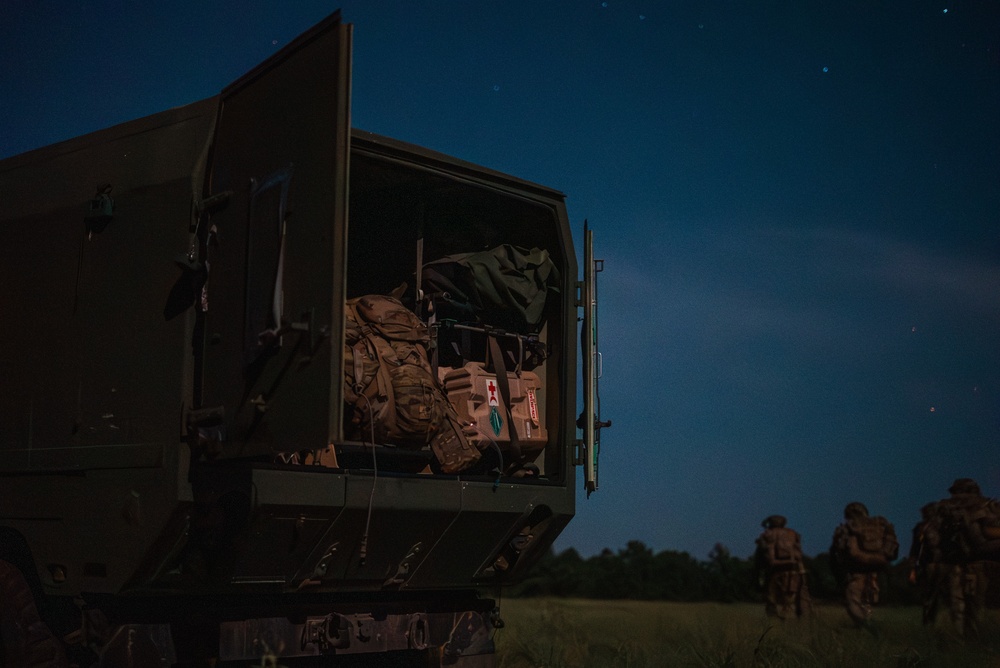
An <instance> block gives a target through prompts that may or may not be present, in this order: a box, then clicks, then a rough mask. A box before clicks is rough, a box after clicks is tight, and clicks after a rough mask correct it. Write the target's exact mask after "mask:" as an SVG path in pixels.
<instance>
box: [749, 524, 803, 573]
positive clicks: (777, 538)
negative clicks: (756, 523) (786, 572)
mask: <svg viewBox="0 0 1000 668" xmlns="http://www.w3.org/2000/svg"><path fill="white" fill-rule="evenodd" d="M759 543H760V547H761V550H762V551H763V554H764V561H765V563H766V564H767V565H768V567H769V568H776V569H785V568H791V567H792V566H796V565H797V564H799V563H800V562H801V561H802V548H801V546H800V541H799V536H798V534H797V533H795V531H794V530H792V529H789V528H787V527H772V528H770V529H767V530H766V531H765V532H764V533H763V534H761V536H760V539H759Z"/></svg>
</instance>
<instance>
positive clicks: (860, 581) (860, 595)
mask: <svg viewBox="0 0 1000 668" xmlns="http://www.w3.org/2000/svg"><path fill="white" fill-rule="evenodd" d="M844 520H845V521H844V522H843V523H842V524H840V525H839V526H838V527H837V529H836V530H835V531H834V533H833V544H832V545H831V546H830V566H831V567H832V568H833V572H834V575H836V576H838V578H839V579H840V581H841V582H843V585H844V604H845V606H846V607H847V614H848V615H849V616H850V618H851V619H852V620H853V621H854V623H855V624H857V625H858V626H860V627H866V628H867V627H868V626H869V623H870V621H871V615H872V606H874V605H875V604H876V603H878V594H879V585H878V574H879V573H880V572H882V571H884V570H885V569H886V568H887V567H888V566H889V564H890V563H892V562H893V561H894V560H895V559H896V557H897V556H898V555H899V541H898V540H897V539H896V530H895V529H894V528H893V526H892V523H891V522H889V520H887V519H885V518H884V517H879V516H876V517H871V516H869V514H868V508H866V507H865V505H864V504H863V503H858V502H857V501H855V502H852V503H849V504H847V506H846V507H845V508H844Z"/></svg>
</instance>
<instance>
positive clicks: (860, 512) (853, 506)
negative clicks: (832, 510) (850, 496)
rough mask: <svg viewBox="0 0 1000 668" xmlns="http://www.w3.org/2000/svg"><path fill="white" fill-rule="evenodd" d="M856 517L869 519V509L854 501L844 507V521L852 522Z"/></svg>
mask: <svg viewBox="0 0 1000 668" xmlns="http://www.w3.org/2000/svg"><path fill="white" fill-rule="evenodd" d="M855 517H868V508H866V507H865V504H863V503H861V502H859V501H852V502H851V503H848V504H847V506H845V507H844V519H846V520H852V519H854V518H855Z"/></svg>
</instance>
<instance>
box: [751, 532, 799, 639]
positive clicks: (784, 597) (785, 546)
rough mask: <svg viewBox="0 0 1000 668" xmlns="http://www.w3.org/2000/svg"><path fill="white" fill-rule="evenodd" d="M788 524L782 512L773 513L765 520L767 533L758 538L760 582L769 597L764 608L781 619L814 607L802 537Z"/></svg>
mask: <svg viewBox="0 0 1000 668" xmlns="http://www.w3.org/2000/svg"><path fill="white" fill-rule="evenodd" d="M786 524H787V520H786V519H785V518H784V517H782V516H781V515H771V516H769V517H768V518H766V519H765V520H764V521H763V522H761V526H762V527H764V533H762V534H761V535H760V536H759V537H758V538H757V551H756V553H755V554H754V562H755V563H756V566H757V582H758V583H759V584H760V585H761V586H762V587H763V588H764V594H765V596H766V599H767V603H766V605H765V608H764V609H765V611H766V612H767V614H768V616H770V617H777V618H779V619H781V620H785V619H793V618H799V617H802V616H803V615H806V614H808V613H809V612H811V610H812V599H811V598H810V597H809V586H808V584H807V583H806V569H805V564H804V562H803V559H802V539H801V537H800V536H799V534H798V532H796V531H793V530H792V529H789V528H788V527H786V526H785V525H786Z"/></svg>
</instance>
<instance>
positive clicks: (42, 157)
mask: <svg viewBox="0 0 1000 668" xmlns="http://www.w3.org/2000/svg"><path fill="white" fill-rule="evenodd" d="M351 34H352V27H351V26H350V25H348V24H344V23H342V22H341V20H340V15H339V12H338V13H336V14H334V15H332V16H330V17H329V18H327V19H326V20H324V21H322V22H321V23H320V24H318V25H317V26H315V27H313V28H312V29H310V30H309V31H307V32H306V33H304V34H303V35H302V36H300V37H299V38H297V39H296V40H294V41H293V42H292V43H290V44H289V45H288V46H287V47H285V48H284V49H282V50H281V51H280V52H278V53H277V54H275V55H274V56H272V57H271V58H269V59H268V60H266V61H265V62H263V63H261V64H260V65H259V66H258V67H256V68H255V69H254V70H252V71H251V72H249V73H247V74H246V75H244V76H243V77H241V78H240V79H238V80H237V81H235V82H234V83H233V84H231V85H230V86H227V87H226V88H225V89H223V90H222V91H221V92H220V93H219V95H217V96H214V97H211V98H208V99H205V100H201V101H199V102H194V103H192V104H189V105H186V106H182V107H178V108H175V109H170V110H168V111H164V112H162V113H159V114H155V115H153V116H149V117H146V118H141V119H137V120H135V121H131V122H128V123H124V124H122V125H118V126H115V127H112V128H108V129H105V130H101V131H98V132H94V133H91V134H88V135H85V136H81V137H77V138H74V139H70V140H68V141H65V142H61V143H59V144H55V145H52V146H48V147H44V148H40V149H37V150H35V151H31V152H28V153H25V154H22V155H19V156H15V157H12V158H8V159H6V160H3V161H0V200H2V201H3V202H4V207H3V209H2V211H0V226H2V230H3V235H4V243H3V244H2V245H0V280H2V282H3V285H4V286H5V288H4V290H2V291H0V314H2V316H3V320H4V323H5V324H6V325H7V327H6V328H5V329H6V332H5V333H6V337H7V340H6V342H5V346H3V348H2V349H0V384H2V390H3V397H4V406H3V410H2V413H0V472H2V474H3V476H4V481H3V487H4V491H3V494H2V495H0V538H2V539H3V540H0V561H2V562H4V563H7V564H15V565H16V566H17V567H18V569H19V572H20V573H22V574H23V576H24V581H25V582H26V583H28V585H30V589H31V590H32V591H35V592H38V595H40V596H45V597H47V598H48V599H49V600H52V601H58V602H59V603H58V604H57V605H56V604H54V605H53V606H42V605H40V606H39V610H44V611H46V614H47V615H52V616H53V618H52V619H45V620H43V621H45V622H46V623H48V624H49V626H50V627H51V628H53V629H59V637H67V636H68V637H71V638H76V637H77V636H71V635H70V633H71V632H72V631H73V630H74V629H80V630H81V633H82V634H84V635H85V634H86V633H88V632H92V631H93V629H94V628H96V627H94V625H92V624H90V625H81V624H82V623H81V621H80V620H81V618H82V617H81V616H82V611H81V610H79V609H77V608H76V607H75V604H73V603H72V602H73V601H74V600H78V601H87V602H88V604H89V608H90V609H89V610H88V614H90V615H94V614H104V615H105V616H106V617H108V618H111V619H115V620H116V622H115V623H116V624H121V625H124V626H128V627H129V629H130V632H131V633H132V634H133V636H135V634H144V637H145V638H146V640H144V642H145V641H147V640H148V642H149V643H152V644H153V645H155V646H156V647H157V648H159V650H160V651H162V652H163V655H165V656H167V655H169V656H173V657H175V658H177V660H182V659H191V658H192V657H193V658H194V659H204V658H219V659H221V660H228V661H244V660H252V661H256V660H260V659H261V657H262V656H263V655H262V654H261V652H263V651H265V650H264V649H262V648H261V647H259V646H258V645H259V643H257V644H255V642H254V633H255V631H253V629H258V630H259V629H267V633H268V634H270V637H273V638H280V639H285V640H287V642H285V643H284V644H285V646H286V647H287V648H288V649H287V650H286V651H287V652H288V654H283V655H282V656H292V655H294V654H295V653H296V652H298V653H301V654H342V653H361V652H379V651H391V650H409V651H411V652H415V653H418V654H420V655H421V657H423V660H424V661H425V663H426V660H427V659H428V657H438V659H439V660H441V661H444V660H445V659H444V658H441V657H446V658H447V661H453V662H454V665H459V666H461V665H476V666H488V665H493V663H492V652H493V645H492V639H491V638H492V630H493V628H494V625H495V624H498V623H499V621H498V619H497V614H496V612H495V611H494V603H493V601H491V600H489V599H486V598H480V597H479V595H478V593H477V592H478V590H480V589H481V588H492V587H493V586H494V585H500V584H507V583H512V582H516V581H517V580H518V579H520V578H522V577H523V575H524V573H525V571H526V570H527V568H528V567H529V566H530V565H531V564H532V563H534V562H535V561H536V560H537V559H539V558H540V557H541V556H542V555H544V554H545V552H546V550H547V549H548V548H549V546H550V545H551V544H552V542H553V541H554V540H555V538H556V537H557V536H558V534H559V533H560V531H561V530H562V529H563V527H565V526H566V524H567V523H568V522H569V521H570V519H571V518H572V516H573V514H574V512H575V496H576V471H575V466H576V464H577V463H578V462H580V461H581V457H580V455H581V453H582V452H584V451H586V452H587V453H588V456H587V462H588V464H587V466H588V471H591V470H592V472H593V473H594V475H595V476H596V459H594V457H595V456H596V450H597V448H596V447H594V445H593V441H594V440H595V439H594V429H595V427H598V428H599V427H600V426H604V425H606V424H607V423H601V422H600V421H599V416H598V415H597V414H596V412H595V410H594V409H595V407H596V405H597V404H596V403H595V396H596V394H595V392H596V390H595V389H593V388H591V389H590V390H588V398H587V400H586V402H585V404H586V409H585V415H587V416H588V420H585V421H584V422H586V423H588V424H587V427H588V428H587V430H586V431H587V432H589V433H590V435H591V436H590V438H591V445H589V446H582V445H581V442H580V439H579V437H578V433H577V424H576V415H577V396H576V387H577V379H578V375H577V374H578V366H579V364H580V350H579V345H578V341H579V340H580V329H579V325H578V322H577V320H578V317H577V316H578V311H579V306H580V304H579V303H578V299H577V297H576V295H578V294H580V293H581V291H582V293H583V294H584V295H585V296H586V299H587V301H588V304H587V308H586V311H587V313H588V315H587V320H586V322H585V324H584V327H585V329H586V330H587V331H589V332H591V333H590V334H587V346H588V347H587V349H586V350H585V351H584V353H585V354H584V355H583V357H584V362H586V364H587V367H588V369H591V370H589V371H588V374H591V375H594V376H595V378H596V375H597V374H596V372H593V371H592V366H593V362H594V360H595V359H596V355H597V353H596V341H595V340H594V338H593V333H596V324H594V323H593V321H592V320H591V317H592V314H594V313H596V290H594V289H593V287H592V280H591V279H592V278H594V276H595V269H594V267H589V268H585V271H584V275H585V277H587V278H586V280H584V281H581V282H577V276H578V275H579V274H578V267H577V261H576V251H575V249H574V246H573V240H572V236H571V233H570V224H569V221H568V219H567V214H566V207H565V202H564V196H563V195H562V194H561V193H559V192H558V191H555V190H552V189H551V188H547V187H544V186H540V185H538V184H534V183H530V182H528V181H524V180H521V179H518V178H516V177H513V176H509V175H506V174H502V173H499V172H495V171H492V170H490V169H487V168H485V167H482V166H479V165H474V164H471V163H467V162H464V161H462V160H459V159H456V158H453V157H450V156H446V155H443V154H440V153H437V152H434V151H430V150H427V149H424V148H420V147H417V146H413V145H410V144H407V143H404V142H401V141H397V140H394V139H389V138H386V137H381V136H377V135H374V134H371V133H367V132H363V131H360V130H352V129H351V127H350V74H351V63H350V52H351ZM588 234H589V231H588ZM508 246H509V247H511V248H524V249H534V250H532V251H530V252H532V253H536V252H537V253H540V254H542V255H544V256H546V257H547V258H548V259H549V260H550V261H551V263H552V270H553V271H552V272H549V274H548V276H549V279H548V280H550V281H553V283H552V285H551V286H550V287H551V289H550V290H548V294H546V295H543V297H544V298H543V299H542V300H541V301H539V302H537V304H535V306H533V309H534V310H533V311H532V313H533V315H532V320H531V321H530V322H528V321H523V322H522V321H517V322H518V323H519V324H517V325H516V326H514V327H510V326H507V327H499V326H498V325H497V322H496V321H490V320H491V319H492V318H493V316H492V315H489V316H484V315H483V314H482V313H478V314H477V313H476V312H475V311H474V309H473V312H471V315H469V316H468V320H463V321H461V322H459V321H457V320H456V319H454V318H450V317H445V316H444V315H443V314H445V313H446V312H447V304H446V302H447V300H448V296H447V295H445V294H440V293H433V291H430V290H428V291H427V292H426V293H425V292H424V290H423V289H422V287H421V285H419V284H415V280H417V279H419V278H420V277H421V275H422V267H423V265H424V264H425V263H431V262H434V261H436V260H439V259H441V258H447V257H451V256H454V255H456V254H463V253H468V252H473V251H481V250H482V249H483V248H507V247H508ZM587 257H588V260H587V261H588V262H590V263H592V264H596V263H597V262H599V261H594V260H592V251H588V255H587ZM398 288H401V289H402V290H403V292H396V291H397V289H398ZM391 294H397V295H404V296H403V297H401V299H402V300H403V301H405V302H406V303H407V308H411V309H412V310H413V312H414V313H416V314H418V315H419V316H420V318H421V320H423V322H424V323H426V326H427V328H428V331H429V332H430V340H429V342H428V343H427V351H428V355H429V356H428V358H427V359H428V361H429V362H430V363H431V364H432V365H433V366H432V368H433V369H434V372H435V373H436V374H438V375H437V376H436V377H433V378H431V379H430V380H425V381H420V382H427V383H431V384H434V383H440V386H441V389H440V391H442V392H446V393H447V391H448V390H447V389H446V388H445V383H444V382H442V381H443V379H446V378H447V379H449V382H450V383H451V385H449V386H448V387H449V388H452V390H453V391H454V392H456V393H461V395H460V398H459V394H456V395H455V396H449V398H448V400H449V401H450V402H451V403H452V404H453V405H454V404H455V403H456V402H458V401H461V402H464V403H463V408H462V411H460V413H461V415H462V416H463V418H462V419H463V420H465V422H462V423H461V424H459V425H457V426H455V427H454V428H455V429H456V430H461V431H462V432H463V433H462V434H458V436H462V438H461V439H459V441H458V444H459V445H461V443H474V444H475V447H476V448H478V449H479V452H478V453H477V457H475V458H473V459H474V460H475V465H473V464H472V463H468V464H466V463H463V464H461V466H460V467H459V466H458V465H456V468H453V469H451V470H452V471H455V470H458V468H460V469H461V470H460V471H459V472H458V473H454V472H447V471H446V470H443V469H442V466H441V464H440V461H438V458H439V457H440V456H439V455H437V454H436V451H435V450H434V449H432V448H431V447H429V446H427V447H424V446H423V445H422V444H418V445H417V446H413V445H412V444H411V445H409V446H406V447H404V446H400V445H399V444H397V443H394V442H392V439H391V438H390V437H388V436H387V437H385V440H384V441H379V439H376V441H378V442H376V443H372V442H371V441H372V439H371V438H370V437H368V436H366V435H365V434H364V430H358V431H357V432H349V429H348V427H349V425H350V424H351V419H352V416H354V417H356V415H357V414H356V413H354V412H352V411H354V408H352V407H351V406H348V405H347V401H346V393H345V364H347V362H346V360H345V322H346V318H345V304H346V303H347V300H348V299H354V298H357V297H360V296H362V295H391ZM494 306H495V307H496V308H499V309H500V311H499V312H500V313H501V314H502V313H503V309H504V308H506V306H505V305H504V304H502V303H501V304H499V305H494ZM462 327H465V329H462ZM477 337H478V339H477ZM469 341H471V342H472V343H471V344H470V345H468V346H465V347H463V342H469ZM487 349H492V350H493V352H492V353H485V352H484V351H486V350H487ZM487 355H492V356H493V358H492V360H490V358H489V357H488V356H487ZM467 364H468V365H470V366H468V367H467V366H466V365H467ZM467 368H469V369H474V371H473V372H466V371H465V370H466V369H467ZM449 374H450V375H449ZM529 374H530V375H529ZM467 377H475V378H476V379H477V382H478V381H479V380H483V379H485V382H493V383H494V385H496V386H499V388H500V389H501V390H503V388H504V387H505V386H507V387H508V389H507V390H506V391H501V392H500V393H499V394H498V396H497V397H495V400H496V405H493V404H491V403H487V401H486V399H485V398H483V399H480V397H479V394H477V392H478V391H477V390H475V389H469V386H468V384H467V383H465V379H466V378H467ZM425 378H426V376H425ZM459 386H461V387H459ZM383 390H384V391H386V392H387V391H388V390H386V389H385V388H383ZM386 396H387V395H385V394H383V395H381V397H382V398H385V397H386ZM515 401H518V402H520V403H519V404H518V406H516V407H514V408H513V409H512V407H511V406H510V405H505V404H511V403H514V402H515ZM483 405H485V406H486V407H487V408H485V409H482V410H480V407H481V406H483ZM418 408H419V407H418ZM489 408H493V409H495V411H496V415H497V417H498V418H500V417H501V416H502V420H503V424H501V425H500V426H499V427H497V426H490V424H489V422H490V420H489V418H488V417H487V413H488V412H489ZM358 410H359V411H363V410H364V407H363V406H362V407H359V408H358ZM511 416H514V417H511ZM512 420H515V421H516V422H519V423H521V424H519V425H515V424H511V425H510V428H509V429H508V428H507V423H508V422H511V421H512ZM428 428H429V429H434V428H436V427H428ZM456 433H457V432H456ZM597 433H599V432H597ZM463 439H464V440H463ZM505 439H506V440H505ZM518 439H520V441H519V440H518ZM441 447H442V451H443V449H446V448H453V447H457V446H456V442H453V441H446V442H444V443H443V444H442V446H441ZM466 447H467V446H466ZM594 488H596V477H595V478H593V479H592V478H591V477H589V476H588V483H587V489H588V492H589V491H592V489H594ZM22 590H23V587H22V588H21V590H19V591H18V592H15V593H23V591H22ZM2 593H3V592H0V594H2ZM7 593H8V594H9V593H11V592H7ZM222 603H224V604H225V613H224V614H223V612H222V611H221V608H219V609H218V610H217V609H216V607H215V606H216V605H222ZM307 603H308V605H307ZM67 606H69V607H67ZM292 620H294V621H292ZM140 622H141V625H140V624H139V623H140ZM192 625H194V626H195V627H197V630H198V632H197V633H188V631H190V630H191V628H192ZM88 629H90V631H88ZM178 629H183V632H180V631H178ZM171 630H173V635H172V636H171ZM261 632H262V631H261ZM126 635H127V634H126ZM119 636H120V637H125V636H121V634H119ZM81 637H82V636H81ZM130 637H132V636H130ZM171 637H172V638H173V639H172V640H170V638H171ZM187 637H192V638H193V637H198V638H202V639H204V638H208V641H206V642H204V643H200V644H199V643H197V642H195V641H187V640H185V638H187ZM164 638H166V639H167V640H164ZM85 641H86V642H89V643H90V644H91V645H93V646H98V647H101V646H102V645H101V643H107V644H105V645H103V649H102V650H101V651H103V652H104V653H105V656H106V657H112V656H117V654H116V652H123V651H124V649H123V648H122V647H118V646H116V645H115V642H116V641H114V640H111V641H109V640H108V639H107V638H104V639H103V640H102V639H100V638H96V637H92V638H85V639H82V640H80V641H79V642H80V643H81V645H80V646H81V647H82V646H83V644H84V643H85ZM164 643H166V644H167V645H169V647H167V646H166V645H164ZM206 647H208V648H210V649H205V648H206ZM69 649H70V650H72V648H69ZM72 651H76V650H72ZM80 651H83V650H80ZM208 655H212V656H211V657H209V656H208ZM108 660H111V659H110V658H109V659H108ZM463 662H464V663H463Z"/></svg>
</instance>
